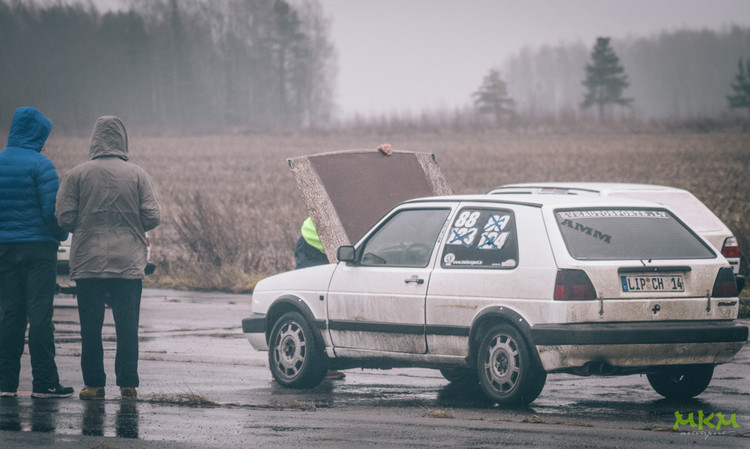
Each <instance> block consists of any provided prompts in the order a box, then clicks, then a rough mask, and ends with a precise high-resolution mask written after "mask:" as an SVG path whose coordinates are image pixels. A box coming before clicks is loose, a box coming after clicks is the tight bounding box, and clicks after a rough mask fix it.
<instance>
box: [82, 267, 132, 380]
mask: <svg viewBox="0 0 750 449" xmlns="http://www.w3.org/2000/svg"><path fill="white" fill-rule="evenodd" d="M142 289H143V282H142V281H141V280H140V279H76V295H77V296H78V317H79V318H80V320H81V371H82V372H83V383H84V384H85V385H87V386H89V387H104V386H106V384H107V375H106V374H105V372H104V347H103V346H102V325H103V324H104V309H105V305H106V304H109V305H110V306H111V307H112V317H113V318H114V320H115V333H116V335H117V352H116V354H115V378H116V381H117V385H118V386H120V387H138V385H139V383H140V382H139V379H138V323H139V320H140V310H141V291H142Z"/></svg>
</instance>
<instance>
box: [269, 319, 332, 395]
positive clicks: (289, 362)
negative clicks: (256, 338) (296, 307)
mask: <svg viewBox="0 0 750 449" xmlns="http://www.w3.org/2000/svg"><path fill="white" fill-rule="evenodd" d="M314 332H315V331H313V328H312V327H311V326H310V324H309V323H308V322H307V320H305V318H304V317H303V316H302V315H301V314H299V313H298V312H287V313H285V314H284V315H282V316H281V318H279V320H278V321H276V323H275V324H274V325H273V329H272V330H271V335H270V338H269V345H268V366H269V369H270V370H271V374H272V375H273V378H274V379H276V382H278V383H279V385H282V386H284V387H288V388H313V387H315V386H317V385H318V384H320V382H322V381H323V378H324V377H325V375H326V371H327V370H328V358H327V356H326V354H325V352H324V351H323V347H321V345H320V344H319V343H318V342H319V340H318V339H316V335H315V333H314Z"/></svg>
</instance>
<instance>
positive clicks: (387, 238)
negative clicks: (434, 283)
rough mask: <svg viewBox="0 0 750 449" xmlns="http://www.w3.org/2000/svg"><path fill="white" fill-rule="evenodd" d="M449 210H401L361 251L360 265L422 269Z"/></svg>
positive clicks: (428, 260) (428, 258)
mask: <svg viewBox="0 0 750 449" xmlns="http://www.w3.org/2000/svg"><path fill="white" fill-rule="evenodd" d="M449 213H450V209H414V210H403V211H401V212H398V213H397V214H395V215H394V216H392V217H391V218H390V219H389V220H388V221H387V222H386V223H385V224H383V225H382V226H381V227H380V229H378V230H377V231H376V232H375V234H374V235H373V236H372V237H370V238H369V239H368V240H367V241H366V242H365V244H364V246H363V248H362V252H361V254H362V258H361V259H360V265H370V266H373V265H376V266H397V267H426V266H427V264H428V263H429V262H430V256H431V255H432V250H433V248H434V247H435V242H436V241H437V238H438V235H439V234H440V231H441V230H442V229H443V225H444V224H445V221H446V219H447V218H448V214H449Z"/></svg>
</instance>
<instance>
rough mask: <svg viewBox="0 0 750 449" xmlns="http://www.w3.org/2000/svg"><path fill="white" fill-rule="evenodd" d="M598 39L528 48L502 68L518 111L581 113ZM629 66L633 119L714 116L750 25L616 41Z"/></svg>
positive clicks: (749, 39)
mask: <svg viewBox="0 0 750 449" xmlns="http://www.w3.org/2000/svg"><path fill="white" fill-rule="evenodd" d="M593 45H594V42H577V43H567V44H566V43H563V44H560V45H557V46H545V47H542V48H540V49H530V48H525V49H523V50H522V51H520V52H519V53H517V54H516V55H514V56H513V57H511V58H508V59H507V60H506V61H505V62H504V63H503V65H502V66H501V70H500V71H501V75H502V77H503V79H504V80H505V81H507V84H508V92H509V95H510V96H511V97H512V98H513V100H515V102H516V105H517V112H518V113H519V114H520V115H521V116H522V117H523V116H526V117H529V116H550V115H553V116H565V115H570V116H576V115H577V114H578V110H579V105H580V104H581V101H582V100H583V97H584V89H585V88H584V87H583V85H582V84H581V82H582V81H583V79H584V77H585V71H584V67H585V65H586V64H587V63H589V62H590V60H591V49H592V48H593ZM612 46H613V48H614V50H615V53H616V54H617V56H618V57H619V58H620V63H621V65H622V66H623V67H624V68H625V74H626V75H627V76H628V82H629V83H630V86H629V87H627V88H626V89H625V91H624V94H623V95H624V97H627V98H632V99H633V100H634V101H633V105H632V106H633V107H632V109H631V110H630V111H629V112H628V113H631V114H633V115H634V116H635V117H636V118H643V119H663V118H690V117H706V116H717V115H720V114H722V113H724V112H726V111H727V110H728V103H727V99H726V96H727V95H728V94H730V93H731V88H730V83H731V82H732V81H733V80H734V77H735V76H736V74H737V63H738V61H739V59H740V58H743V59H747V58H748V57H750V29H749V28H742V27H732V28H729V29H726V30H722V31H719V32H717V31H711V30H687V29H686V30H678V31H670V32H663V33H661V34H660V35H658V36H651V37H641V38H628V39H620V40H618V39H613V40H612Z"/></svg>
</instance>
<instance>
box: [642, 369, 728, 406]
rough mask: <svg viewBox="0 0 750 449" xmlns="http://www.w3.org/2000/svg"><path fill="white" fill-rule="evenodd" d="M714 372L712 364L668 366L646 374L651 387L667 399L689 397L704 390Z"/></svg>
mask: <svg viewBox="0 0 750 449" xmlns="http://www.w3.org/2000/svg"><path fill="white" fill-rule="evenodd" d="M713 374H714V367H713V365H683V366H669V367H666V368H664V369H661V370H659V371H657V372H655V373H649V374H647V375H646V377H647V378H648V383H650V384H651V387H652V388H653V389H654V391H656V392H657V393H659V394H660V395H662V396H664V397H665V398H667V399H689V398H694V397H696V396H698V395H699V394H701V393H703V391H705V389H706V387H708V384H709V383H711V378H712V377H713Z"/></svg>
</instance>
